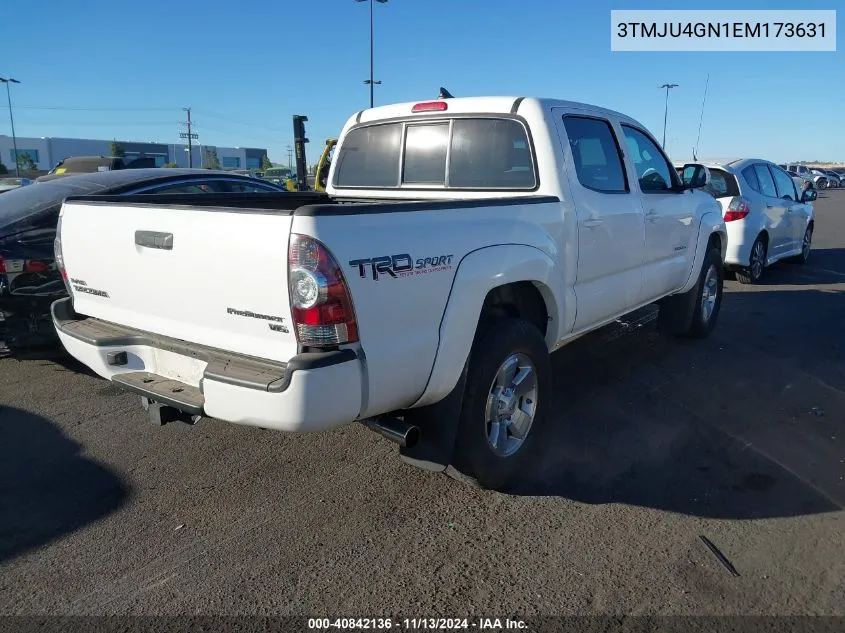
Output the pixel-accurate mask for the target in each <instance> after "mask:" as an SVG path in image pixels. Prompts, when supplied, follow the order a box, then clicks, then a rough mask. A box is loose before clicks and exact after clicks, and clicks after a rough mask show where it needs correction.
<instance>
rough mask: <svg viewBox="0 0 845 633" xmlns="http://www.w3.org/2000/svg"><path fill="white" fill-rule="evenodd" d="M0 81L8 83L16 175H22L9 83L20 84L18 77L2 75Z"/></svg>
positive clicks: (7, 96) (7, 90) (7, 93)
mask: <svg viewBox="0 0 845 633" xmlns="http://www.w3.org/2000/svg"><path fill="white" fill-rule="evenodd" d="M0 81H2V82H3V83H4V84H6V98H7V99H8V100H9V122H10V123H11V124H12V147H13V148H14V149H15V176H17V177H18V178H20V177H21V168H20V166H19V165H18V139H17V137H15V117H14V116H12V93H11V92H10V90H9V84H19V83H20V82H19V81H18V80H17V79H12V78H11V77H8V78H6V77H0Z"/></svg>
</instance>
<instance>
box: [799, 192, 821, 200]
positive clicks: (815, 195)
mask: <svg viewBox="0 0 845 633" xmlns="http://www.w3.org/2000/svg"><path fill="white" fill-rule="evenodd" d="M818 197H819V194H818V193H817V192H816V190H815V189H807V190H806V191H804V193H802V194H801V202H812V201H813V200H815V199H816V198H818Z"/></svg>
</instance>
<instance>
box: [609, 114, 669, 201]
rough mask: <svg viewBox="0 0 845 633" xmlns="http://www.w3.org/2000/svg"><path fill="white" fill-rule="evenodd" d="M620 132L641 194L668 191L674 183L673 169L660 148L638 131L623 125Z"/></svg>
mask: <svg viewBox="0 0 845 633" xmlns="http://www.w3.org/2000/svg"><path fill="white" fill-rule="evenodd" d="M622 131H623V132H624V133H625V143H626V145H627V147H628V151H629V153H630V155H631V159H632V160H633V162H634V168H635V169H636V170H637V179H638V180H639V181H640V189H642V191H643V193H654V192H661V191H668V190H670V189H671V188H672V185H673V184H674V183H675V182H676V181H675V179H674V178H672V173H673V172H674V169H673V168H672V166H671V165H670V164H669V161H668V160H666V156H664V154H663V152H662V151H661V150H660V148H659V147H658V146H657V145H656V144H655V143H654V141H652V140H651V139H650V138H649V137H648V136H646V135H645V134H643V133H642V132H641V131H640V130H637V129H635V128H632V127H629V126H627V125H623V126H622ZM676 175H677V173H676Z"/></svg>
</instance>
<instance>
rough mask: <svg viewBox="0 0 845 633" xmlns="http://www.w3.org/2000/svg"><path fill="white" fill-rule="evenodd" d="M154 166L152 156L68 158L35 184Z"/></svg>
mask: <svg viewBox="0 0 845 633" xmlns="http://www.w3.org/2000/svg"><path fill="white" fill-rule="evenodd" d="M155 166H156V164H155V158H153V157H152V156H140V157H138V158H132V159H126V158H122V157H120V156H70V157H68V158H65V159H64V160H61V161H59V162H58V163H57V164H56V165H55V167H53V169H51V170H50V171H49V172H48V173H47V174H45V175H44V176H39V177H38V178H36V179H35V180H36V182H47V181H50V180H55V179H56V178H64V177H66V176H71V175H73V174H93V173H95V172H100V171H113V170H118V169H145V168H150V167H155Z"/></svg>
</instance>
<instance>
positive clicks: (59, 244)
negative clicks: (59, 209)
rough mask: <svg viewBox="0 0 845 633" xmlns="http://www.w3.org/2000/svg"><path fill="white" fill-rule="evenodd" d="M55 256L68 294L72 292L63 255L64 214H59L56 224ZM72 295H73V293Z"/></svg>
mask: <svg viewBox="0 0 845 633" xmlns="http://www.w3.org/2000/svg"><path fill="white" fill-rule="evenodd" d="M53 258H54V259H55V260H56V268H57V269H58V270H59V273H61V275H62V280H63V281H64V282H65V288H67V292H68V294H71V292H70V284H69V283H68V282H67V271H66V270H65V259H64V257H63V256H62V216H61V215H59V223H58V224H57V225H56V238H55V239H54V240H53ZM71 296H72V295H71Z"/></svg>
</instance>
